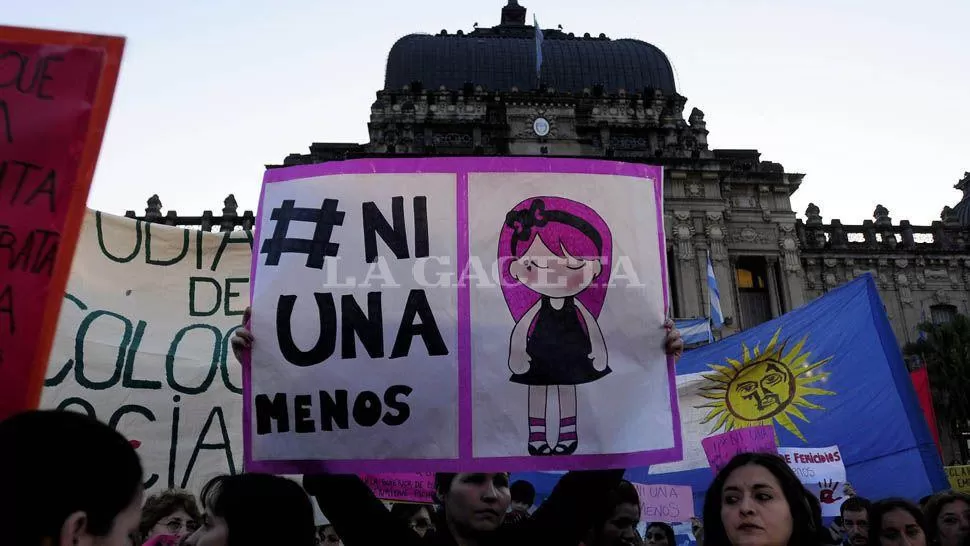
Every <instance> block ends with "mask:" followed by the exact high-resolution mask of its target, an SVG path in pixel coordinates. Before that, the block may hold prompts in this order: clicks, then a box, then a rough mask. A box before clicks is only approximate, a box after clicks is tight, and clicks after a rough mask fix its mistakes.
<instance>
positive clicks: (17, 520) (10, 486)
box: [0, 411, 143, 546]
mask: <svg viewBox="0 0 970 546" xmlns="http://www.w3.org/2000/svg"><path fill="white" fill-rule="evenodd" d="M0 446H3V447H4V449H0V491H2V492H3V494H2V495H0V499H2V500H0V530H2V531H0V532H2V533H3V535H2V536H3V538H2V539H0V540H2V541H3V543H4V544H8V543H9V544H16V545H18V546H41V545H56V546H60V545H70V544H82V545H88V544H99V545H104V546H123V545H125V544H127V543H128V537H129V535H131V534H132V533H134V532H136V531H137V530H138V516H139V513H140V509H141V502H142V494H143V491H142V467H141V462H140V461H139V460H138V455H137V454H136V453H135V450H134V448H132V447H131V444H130V443H129V442H128V440H126V439H125V438H124V436H122V435H121V434H119V433H118V432H116V431H115V430H114V429H112V428H111V427H109V426H107V425H105V424H103V423H100V422H98V421H96V420H95V419H92V418H90V417H87V416H85V415H81V414H79V413H72V412H68V411H30V412H26V413H21V414H18V415H14V416H13V417H10V418H8V419H6V420H5V421H3V422H2V423H0ZM8 541H9V542H8Z"/></svg>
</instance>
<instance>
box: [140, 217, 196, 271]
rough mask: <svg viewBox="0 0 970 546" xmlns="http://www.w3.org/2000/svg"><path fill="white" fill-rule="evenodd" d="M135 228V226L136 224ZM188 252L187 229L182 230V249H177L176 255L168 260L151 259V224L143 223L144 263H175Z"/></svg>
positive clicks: (162, 264)
mask: <svg viewBox="0 0 970 546" xmlns="http://www.w3.org/2000/svg"><path fill="white" fill-rule="evenodd" d="M136 228H137V226H136ZM188 253H189V230H187V229H183V230H182V250H181V251H179V254H178V256H176V257H174V258H170V259H168V260H153V259H152V224H151V223H150V222H149V223H147V224H145V263H146V264H148V265H161V266H170V265H175V264H177V263H179V262H181V261H182V258H184V257H185V255H186V254H188Z"/></svg>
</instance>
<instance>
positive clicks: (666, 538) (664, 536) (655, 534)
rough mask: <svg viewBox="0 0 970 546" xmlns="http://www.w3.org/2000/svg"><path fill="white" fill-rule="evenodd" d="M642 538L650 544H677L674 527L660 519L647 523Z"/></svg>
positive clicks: (660, 545) (657, 545)
mask: <svg viewBox="0 0 970 546" xmlns="http://www.w3.org/2000/svg"><path fill="white" fill-rule="evenodd" d="M643 538H644V539H645V540H644V542H645V543H646V544H649V545H651V546H677V540H676V539H675V538H674V528H673V527H671V526H670V525H668V524H666V523H664V522H662V521H655V522H653V523H651V524H650V525H647V530H646V532H644V533H643Z"/></svg>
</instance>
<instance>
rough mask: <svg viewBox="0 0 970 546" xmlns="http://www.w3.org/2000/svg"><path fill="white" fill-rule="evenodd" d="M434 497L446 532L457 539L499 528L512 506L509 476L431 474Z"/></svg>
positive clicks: (501, 474)
mask: <svg viewBox="0 0 970 546" xmlns="http://www.w3.org/2000/svg"><path fill="white" fill-rule="evenodd" d="M435 494H436V496H437V497H438V502H440V503H441V506H442V509H443V511H444V518H445V523H446V524H447V526H448V529H449V531H451V532H452V533H454V534H456V535H460V536H477V535H480V534H482V533H490V532H492V531H495V530H496V529H498V528H499V526H501V525H502V520H503V519H504V518H505V512H506V511H507V510H508V509H509V504H510V503H511V502H512V495H511V493H510V492H509V475H508V474H507V473H505V472H499V473H497V474H451V473H438V474H435ZM439 531H441V529H440V528H439Z"/></svg>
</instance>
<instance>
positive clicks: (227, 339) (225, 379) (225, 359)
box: [219, 325, 243, 394]
mask: <svg viewBox="0 0 970 546" xmlns="http://www.w3.org/2000/svg"><path fill="white" fill-rule="evenodd" d="M240 328H242V325H237V326H233V327H232V328H231V329H230V330H229V331H228V332H226V335H224V336H222V352H221V354H220V356H219V370H220V372H221V374H222V383H223V384H224V385H225V386H226V388H227V389H229V392H233V393H236V394H242V393H243V390H242V387H237V386H235V385H233V384H232V381H230V380H229V344H230V343H231V340H232V334H233V333H235V331H236V330H238V329H240ZM240 364H241V363H240Z"/></svg>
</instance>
